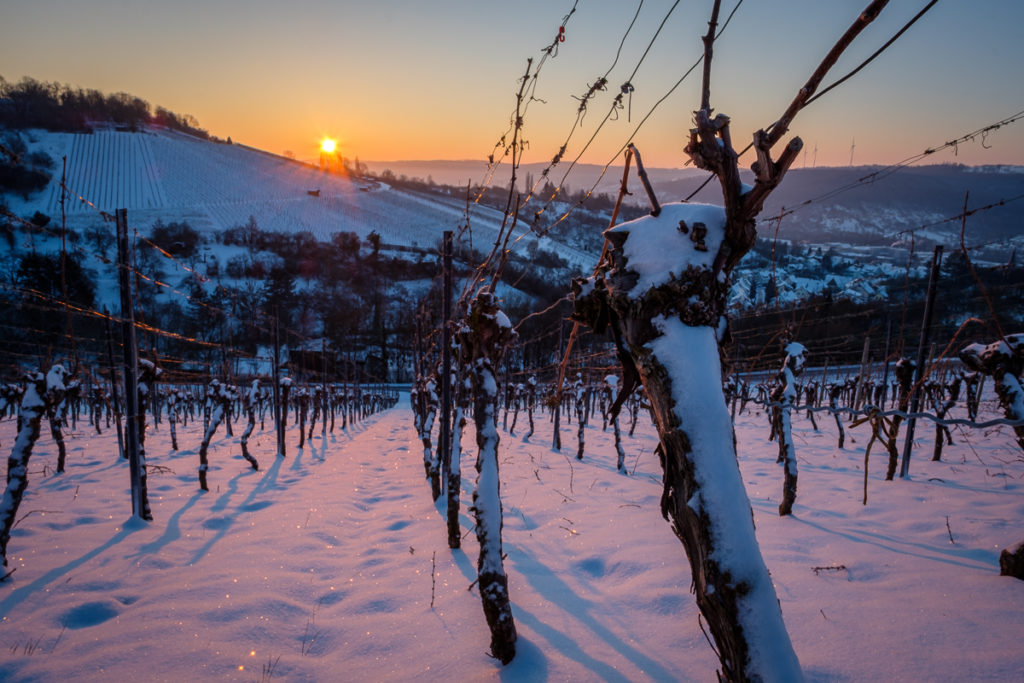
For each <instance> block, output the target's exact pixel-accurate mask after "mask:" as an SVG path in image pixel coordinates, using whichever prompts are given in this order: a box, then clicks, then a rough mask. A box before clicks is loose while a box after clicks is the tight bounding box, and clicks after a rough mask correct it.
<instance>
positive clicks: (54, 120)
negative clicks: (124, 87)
mask: <svg viewBox="0 0 1024 683" xmlns="http://www.w3.org/2000/svg"><path fill="white" fill-rule="evenodd" d="M145 124H153V125H158V126H164V127H166V128H169V129H171V130H177V131H181V132H183V133H188V134H189V135H194V136H196V137H199V138H202V139H204V140H216V138H214V137H213V136H211V135H210V134H209V133H207V132H206V131H205V130H203V129H202V128H200V127H199V121H197V120H196V118H195V117H194V116H192V115H191V114H176V113H175V112H172V111H170V110H168V109H165V108H164V107H156V108H155V109H154V108H153V107H152V106H151V105H150V104H149V102H147V101H146V100H144V99H142V98H140V97H135V96H134V95H129V94H128V93H123V92H118V93H114V94H112V95H106V94H104V93H102V92H100V91H99V90H92V89H83V88H76V87H72V86H70V85H65V84H63V83H56V82H53V83H47V82H45V81H37V80H35V79H34V78H29V77H25V78H22V79H21V80H20V81H18V82H17V83H9V82H8V81H7V80H5V79H4V77H3V76H0V127H5V128H9V129H22V128H45V129H46V130H50V131H61V132H69V133H81V132H86V131H90V130H92V129H93V128H94V127H95V126H97V125H114V126H117V127H119V128H124V129H126V130H130V131H136V130H139V128H140V127H141V126H143V125H145Z"/></svg>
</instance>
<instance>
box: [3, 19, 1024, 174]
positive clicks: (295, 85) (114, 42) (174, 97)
mask: <svg viewBox="0 0 1024 683" xmlns="http://www.w3.org/2000/svg"><path fill="white" fill-rule="evenodd" d="M673 4H674V3H673V0H644V1H643V2H642V3H641V2H640V0H522V1H518V2H515V3H508V2H494V1H492V0H438V1H436V2H422V1H421V0H378V1H377V2H365V1H360V2H353V1H349V0H331V1H328V0H294V1H293V2H288V3H281V2H271V1H269V0H244V1H243V0H176V1H175V2H165V1H156V0H131V1H128V0H0V75H2V76H3V77H4V78H5V79H6V80H8V81H18V80H20V79H21V78H22V77H25V76H30V77H32V78H35V79H37V80H43V81H57V82H60V83H65V84H69V85H73V86H80V87H83V88H95V89H98V90H101V91H104V92H119V91H123V92H128V93H131V94H133V95H136V96H139V97H142V98H143V99H146V100H148V101H149V102H150V104H151V105H153V106H154V107H155V106H157V105H160V106H164V107H167V108H169V109H171V110H173V111H176V112H178V113H180V114H191V115H193V116H195V117H196V118H197V119H198V120H199V122H200V125H201V126H202V127H203V128H205V129H207V130H208V131H209V132H210V133H211V134H213V135H216V136H218V137H221V138H227V137H231V138H232V140H234V141H235V142H241V143H245V144H248V145H251V146H254V147H258V148H260V149H265V150H267V151H270V152H274V153H279V154H280V153H283V152H285V151H289V152H291V153H293V154H294V155H295V156H296V157H298V158H300V159H314V158H316V156H317V149H318V145H319V143H320V140H321V139H322V138H323V137H325V136H327V137H332V138H335V139H337V140H338V142H339V144H340V147H341V153H342V155H344V156H346V157H348V158H361V159H362V160H374V161H385V160H412V159H486V158H487V156H488V155H489V154H490V153H491V152H492V151H493V149H494V147H495V144H496V143H497V142H498V140H499V139H500V138H501V136H502V135H503V134H504V133H505V132H506V131H507V130H508V129H509V124H510V120H511V115H512V113H513V111H514V109H515V95H516V91H517V80H518V79H519V78H520V77H521V76H522V75H523V73H524V72H525V71H526V65H527V59H528V58H533V59H534V66H536V65H537V63H538V61H539V60H540V57H541V55H542V52H543V50H544V48H545V47H546V46H547V45H549V44H550V43H551V42H552V40H553V39H554V38H555V36H556V35H557V33H558V29H559V25H560V24H561V23H562V20H563V18H564V17H565V16H566V15H567V14H569V13H570V11H571V10H572V9H573V8H574V7H575V12H573V13H572V15H571V16H570V17H569V19H568V21H567V22H566V24H565V34H564V37H565V40H564V42H560V43H559V45H558V48H557V53H555V54H554V55H553V56H552V57H551V58H549V59H547V60H546V61H545V62H544V64H543V66H542V68H541V70H540V72H539V75H538V78H537V80H536V89H535V91H534V92H533V95H534V97H535V98H536V99H534V100H533V101H531V102H530V104H529V107H528V109H527V110H526V115H525V117H524V137H525V140H526V142H527V145H528V146H527V149H526V156H525V161H527V162H531V161H547V160H550V159H551V158H552V157H553V156H554V155H555V153H556V151H557V150H558V148H559V147H560V146H561V145H562V144H563V143H564V142H566V140H567V139H568V140H569V145H568V149H567V155H566V158H570V159H571V158H574V157H575V156H576V155H578V154H580V152H581V150H582V148H583V146H584V145H585V144H586V142H587V140H588V139H589V138H591V136H594V134H595V131H596V130H597V127H598V124H599V123H600V122H601V121H602V119H604V118H605V117H606V115H607V114H608V113H609V112H611V111H612V107H611V102H612V98H613V97H614V96H615V94H617V93H618V92H620V88H621V86H622V85H623V84H624V83H625V82H627V81H628V82H629V83H630V84H631V85H632V86H633V92H632V95H631V97H630V98H629V99H627V100H626V104H627V107H625V108H624V109H623V110H621V111H615V112H614V113H613V115H612V116H611V117H609V120H608V122H607V123H606V124H605V125H604V126H603V127H602V128H601V129H600V131H599V132H598V134H597V135H596V137H595V138H594V141H593V143H591V144H590V145H589V146H588V147H587V149H586V150H585V151H584V154H583V157H582V161H584V162H591V163H601V164H604V163H606V162H608V161H611V160H612V159H615V158H616V156H617V155H618V153H619V150H620V149H621V148H622V147H623V146H624V145H625V143H626V142H627V141H629V140H630V138H631V136H632V135H634V131H635V138H634V140H635V142H636V144H637V146H638V148H639V149H640V151H641V153H642V155H643V158H644V161H645V163H646V164H647V165H649V166H661V167H682V166H683V165H684V164H685V162H686V159H685V156H684V154H683V147H684V146H685V144H686V138H687V135H688V130H689V128H690V126H691V117H692V111H693V110H694V109H696V107H697V105H698V103H699V89H700V69H699V68H698V69H697V70H695V71H694V73H693V74H692V75H690V76H689V77H688V78H686V79H684V80H683V81H682V83H681V84H680V85H679V86H678V88H676V90H675V91H674V92H673V93H672V94H671V95H669V96H668V97H667V98H665V99H664V101H663V102H661V104H660V105H658V106H657V108H655V109H654V110H653V113H651V115H650V116H649V118H647V120H646V122H644V123H643V124H642V125H640V124H641V120H642V119H643V118H644V117H645V116H647V114H648V113H649V112H651V110H652V107H653V106H654V105H655V103H656V102H658V101H659V100H661V99H662V98H664V97H665V96H666V94H667V93H668V92H669V90H670V89H671V88H672V86H673V85H675V84H676V83H677V82H678V81H679V79H680V78H681V77H682V76H683V74H684V73H685V72H686V70H687V69H688V68H689V67H690V66H691V65H692V64H693V63H694V62H695V61H696V60H697V59H698V58H699V57H700V55H701V52H702V47H701V40H700V37H701V35H703V33H705V32H706V30H707V18H708V16H709V13H710V7H711V4H712V3H711V0H679V1H678V3H677V4H676V6H675V9H674V10H673V11H672V12H671V14H669V11H670V10H671V9H672V6H673ZM867 4H868V0H828V2H822V1H821V0H770V1H769V0H745V1H744V2H743V3H742V4H741V6H740V7H739V9H738V11H737V12H736V14H735V17H734V19H733V21H732V22H731V23H730V24H729V26H728V27H727V28H726V29H725V31H724V33H723V34H722V35H721V36H720V38H719V40H718V41H717V42H716V47H715V56H714V61H713V80H712V97H711V103H712V106H713V107H715V109H716V110H717V111H718V112H722V113H726V114H728V115H729V116H730V117H732V120H733V137H734V140H736V143H737V147H742V146H745V144H746V142H747V141H749V140H750V135H751V134H752V133H753V132H754V131H755V130H757V129H758V128H761V127H765V126H768V125H770V124H771V123H772V122H773V121H775V120H776V119H777V118H778V116H779V114H780V113H781V112H782V111H783V110H784V109H785V107H786V105H787V104H788V103H789V101H790V100H792V98H793V96H794V95H795V93H796V92H797V90H798V89H799V87H800V86H801V85H802V84H803V83H804V82H805V81H806V80H807V78H808V76H809V75H810V73H811V72H812V71H813V69H814V67H815V66H816V65H817V64H818V62H819V61H820V60H821V58H822V56H823V55H824V54H825V53H826V52H827V51H828V49H829V48H830V47H831V45H832V44H833V43H834V42H835V39H836V38H837V37H838V36H839V35H841V34H842V33H843V32H844V31H845V29H846V28H847V27H848V26H849V24H850V23H851V22H852V21H853V19H854V17H856V16H857V14H858V13H859V12H860V11H861V10H862V9H863V8H864V7H865V6H866V5H867ZM925 4H926V2H925V0H892V1H891V2H890V3H889V6H888V7H887V9H886V10H885V11H884V12H883V14H882V16H881V17H880V18H879V20H878V21H876V22H875V23H874V24H872V25H871V26H869V27H868V29H867V30H866V31H865V32H864V33H863V34H862V35H861V37H860V39H859V40H858V41H857V42H856V43H855V44H854V46H853V48H852V49H851V50H849V51H848V52H847V54H846V55H845V56H844V58H843V59H842V60H841V61H840V63H839V65H838V66H837V67H836V69H835V70H834V74H833V77H837V76H839V75H842V74H844V73H846V72H847V71H849V70H850V69H852V68H853V67H855V66H856V65H857V64H859V63H860V61H861V60H862V59H864V58H865V57H866V56H868V55H869V54H871V53H872V52H873V51H874V50H875V49H877V48H878V47H879V46H881V45H882V44H883V43H884V42H885V41H886V40H888V39H889V38H890V37H891V36H892V34H893V33H895V32H896V31H897V30H898V29H899V28H900V27H901V26H902V25H903V24H904V23H906V22H907V21H908V20H909V19H910V18H911V17H912V16H913V15H914V14H915V13H916V12H917V11H918V10H919V9H920V8H921V7H923V6H924V5H925ZM638 6H639V7H640V11H639V14H637V8H638ZM734 6H735V0H725V1H724V2H723V10H722V12H723V17H724V15H725V14H726V13H727V11H731V9H732V8H733V7H734ZM634 15H637V20H636V23H635V25H634V26H633V28H632V29H631V30H630V31H629V33H628V35H626V40H625V42H624V43H623V47H622V51H621V55H620V56H619V58H618V60H617V62H616V52H617V50H618V48H619V45H620V43H622V41H623V36H624V35H625V34H626V31H627V28H628V27H629V25H630V22H631V21H632V19H633V17H634ZM666 15H667V16H668V18H667V20H665V23H664V27H663V28H662V30H661V33H660V35H659V36H658V38H657V40H656V41H654V42H653V45H652V47H651V49H650V51H649V53H648V54H647V57H646V58H645V59H644V60H643V62H642V63H640V64H639V69H638V70H637V72H636V74H635V76H632V78H631V77H630V74H631V73H632V72H633V71H634V69H637V66H638V63H639V62H640V57H641V55H642V54H643V53H644V51H645V49H646V48H647V46H648V45H649V44H651V40H652V38H653V36H654V34H655V32H656V31H657V29H658V25H659V24H660V23H661V22H662V21H663V19H665V17H666ZM613 63H615V68H614V69H612V70H611V73H610V75H609V76H608V82H609V89H608V91H607V92H603V93H598V96H597V97H596V98H595V99H593V100H592V101H591V102H590V103H589V105H588V108H587V112H586V115H585V116H584V118H583V120H582V123H581V124H580V126H579V127H578V128H577V129H576V131H575V132H574V133H573V135H572V137H571V138H569V133H570V130H572V128H573V123H574V121H575V120H576V113H577V107H578V105H579V100H578V99H576V98H578V97H580V96H581V95H582V94H583V93H584V92H586V91H587V89H588V86H589V84H590V83H593V82H594V81H596V80H597V78H598V77H600V76H601V75H603V74H604V73H606V72H607V71H608V70H609V69H610V67H612V65H613ZM1022 72H1024V2H1021V0H980V1H978V2H967V0H940V2H938V4H937V5H935V7H933V8H932V9H931V10H930V11H929V12H928V13H927V14H926V15H925V16H924V17H923V18H922V19H921V20H920V21H919V22H918V23H917V24H915V25H914V26H913V27H912V28H911V29H910V30H909V31H908V32H907V33H906V34H904V36H903V37H901V38H900V39H899V40H898V41H897V42H896V43H895V44H894V45H893V46H892V47H891V48H889V49H888V50H887V51H885V52H884V53H883V54H882V55H881V56H880V57H879V58H878V59H877V60H876V61H875V62H873V63H872V64H871V65H869V66H868V67H867V68H866V69H864V70H863V71H861V72H860V73H859V74H858V75H856V76H855V77H854V78H853V79H852V80H851V81H848V82H847V83H846V84H844V85H843V86H841V87H840V88H837V89H836V90H834V91H833V92H832V93H830V94H829V95H827V96H825V97H823V98H822V99H821V100H820V101H819V102H818V103H815V104H814V105H813V106H811V107H809V108H808V109H807V110H805V111H804V112H802V113H801V114H800V116H798V117H797V119H796V121H795V123H794V125H793V126H792V127H791V130H792V132H793V134H797V135H800V137H802V138H803V140H804V143H805V147H804V149H805V155H804V157H803V159H802V160H801V161H800V162H798V164H799V163H802V164H803V165H806V166H811V165H817V166H824V165H830V166H846V165H849V164H851V162H852V163H853V164H855V165H862V164H889V163H895V162H898V161H900V160H902V159H904V158H906V157H909V156H912V155H914V154H917V153H920V152H923V151H924V150H925V149H928V148H932V147H936V146H939V145H941V144H943V143H944V142H946V141H947V140H951V139H954V138H957V137H959V136H962V135H964V134H967V133H970V132H972V131H975V130H978V129H980V128H983V127H985V126H987V125H989V124H992V123H995V122H998V121H1000V120H1002V119H1005V118H1007V117H1010V116H1012V115H1013V114H1016V113H1017V112H1020V111H1021V110H1024V88H1022V87H1021V82H1022V81H1021V76H1020V74H1021V73H1022ZM833 77H830V78H827V79H826V83H828V82H830V81H831V80H833ZM932 159H933V160H934V162H936V163H939V162H950V163H954V162H957V163H965V164H1022V163H1024V120H1022V121H1020V122H1017V123H1015V124H1012V125H1009V126H1007V127H1004V128H1003V129H1001V130H998V131H995V132H993V133H991V134H989V135H987V136H986V138H985V139H984V140H981V139H978V140H976V141H974V142H972V143H967V144H963V145H959V146H958V147H957V149H956V150H955V153H954V151H952V150H951V151H948V152H945V153H943V154H937V155H935V157H932V158H930V161H931V160H932Z"/></svg>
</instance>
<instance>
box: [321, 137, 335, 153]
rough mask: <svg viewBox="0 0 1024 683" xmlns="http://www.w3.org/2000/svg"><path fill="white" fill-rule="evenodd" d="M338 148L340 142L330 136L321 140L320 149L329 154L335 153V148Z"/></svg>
mask: <svg viewBox="0 0 1024 683" xmlns="http://www.w3.org/2000/svg"><path fill="white" fill-rule="evenodd" d="M337 149H338V143H337V141H335V140H332V139H330V138H324V139H323V140H322V141H321V142H320V151H321V152H326V153H327V154H334V152H335V150H337Z"/></svg>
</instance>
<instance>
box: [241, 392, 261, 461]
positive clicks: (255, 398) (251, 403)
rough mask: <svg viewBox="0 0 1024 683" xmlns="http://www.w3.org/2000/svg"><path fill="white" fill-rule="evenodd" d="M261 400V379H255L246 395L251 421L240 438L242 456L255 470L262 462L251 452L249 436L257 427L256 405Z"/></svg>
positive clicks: (246, 409)
mask: <svg viewBox="0 0 1024 683" xmlns="http://www.w3.org/2000/svg"><path fill="white" fill-rule="evenodd" d="M259 400H260V381H259V380H258V379H254V380H253V381H252V387H251V388H250V389H249V391H248V393H246V395H245V402H244V405H245V414H246V416H247V417H248V418H249V423H248V424H247V425H246V426H245V431H244V432H242V437H241V439H239V444H240V445H241V447H242V457H243V458H245V459H246V460H247V461H248V463H249V464H250V465H252V468H253V469H254V470H258V469H259V468H260V463H259V461H258V460H256V458H255V457H253V455H252V454H251V453H250V452H249V436H250V435H251V434H252V430H253V429H254V428H255V427H256V406H257V404H258V403H259Z"/></svg>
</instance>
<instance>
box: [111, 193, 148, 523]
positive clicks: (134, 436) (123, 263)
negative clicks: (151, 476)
mask: <svg viewBox="0 0 1024 683" xmlns="http://www.w3.org/2000/svg"><path fill="white" fill-rule="evenodd" d="M116 224H117V275H118V283H119V285H120V289H121V338H122V341H123V345H124V386H125V391H124V404H125V413H126V415H125V451H126V452H127V455H128V469H129V474H130V477H131V491H132V514H133V515H135V516H136V517H138V518H139V519H152V516H151V515H150V514H149V500H148V496H147V493H146V479H145V467H146V463H145V461H144V460H143V456H142V454H141V452H140V450H139V422H138V416H139V396H138V391H137V387H138V359H139V352H138V346H137V344H136V341H135V308H134V306H133V305H132V301H133V297H132V284H131V277H130V276H129V269H130V267H131V266H130V264H129V259H128V210H127V209H118V210H117V212H116Z"/></svg>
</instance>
